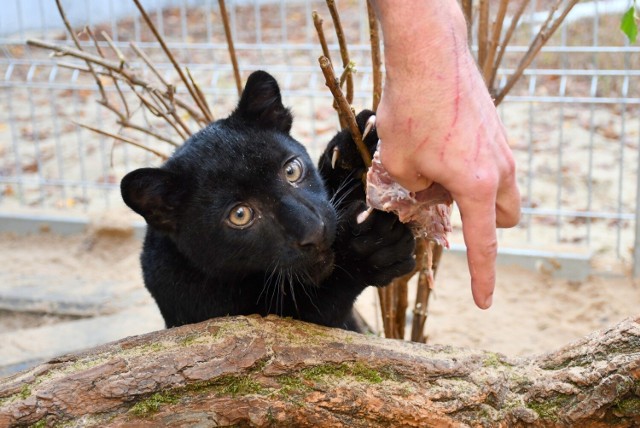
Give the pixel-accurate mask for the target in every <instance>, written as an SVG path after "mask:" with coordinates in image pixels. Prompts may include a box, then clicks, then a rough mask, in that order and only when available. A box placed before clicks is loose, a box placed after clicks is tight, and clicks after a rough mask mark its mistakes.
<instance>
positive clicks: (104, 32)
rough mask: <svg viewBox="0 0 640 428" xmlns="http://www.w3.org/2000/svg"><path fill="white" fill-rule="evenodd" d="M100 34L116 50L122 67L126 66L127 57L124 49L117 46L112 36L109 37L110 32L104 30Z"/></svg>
mask: <svg viewBox="0 0 640 428" xmlns="http://www.w3.org/2000/svg"><path fill="white" fill-rule="evenodd" d="M100 34H101V35H102V37H103V38H104V39H105V40H106V41H107V44H108V45H109V47H110V48H111V49H112V50H113V51H114V52H115V54H116V56H117V57H118V60H119V61H120V67H124V66H125V65H126V64H127V58H126V57H125V56H124V54H123V53H122V51H121V50H120V49H119V48H118V47H117V46H116V44H115V43H114V42H113V40H112V39H111V37H109V34H107V32H106V31H102V32H100Z"/></svg>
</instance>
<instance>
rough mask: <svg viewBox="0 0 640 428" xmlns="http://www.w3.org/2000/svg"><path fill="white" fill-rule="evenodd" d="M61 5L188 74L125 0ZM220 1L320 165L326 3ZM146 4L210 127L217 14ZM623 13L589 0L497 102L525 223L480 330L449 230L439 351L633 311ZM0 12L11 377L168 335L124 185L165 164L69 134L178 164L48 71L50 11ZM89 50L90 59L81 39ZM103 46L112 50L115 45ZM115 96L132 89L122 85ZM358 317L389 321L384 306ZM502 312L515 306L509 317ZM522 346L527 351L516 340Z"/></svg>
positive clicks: (178, 4) (352, 23) (511, 241)
mask: <svg viewBox="0 0 640 428" xmlns="http://www.w3.org/2000/svg"><path fill="white" fill-rule="evenodd" d="M61 3H62V5H63V6H64V8H65V10H66V12H67V16H68V18H69V22H70V23H71V25H72V26H73V27H74V29H76V30H77V31H78V32H80V31H82V29H83V28H84V27H85V26H90V27H91V28H92V29H93V30H94V32H95V33H96V34H99V33H100V32H101V31H104V32H106V33H107V34H108V35H109V36H110V37H111V39H113V43H114V45H115V46H117V47H118V48H119V49H120V50H121V51H122V52H123V54H124V55H125V57H127V58H128V59H129V60H130V63H131V65H132V67H134V68H139V69H140V73H141V75H142V76H144V77H148V76H149V75H150V74H151V72H150V71H149V70H148V68H145V67H144V66H143V64H141V62H140V60H139V59H137V58H136V56H135V55H134V54H133V53H132V50H131V47H130V45H129V42H130V41H135V42H136V43H137V45H138V46H139V47H140V48H141V49H142V50H143V51H144V52H145V53H146V54H147V55H148V56H149V57H150V58H152V59H153V61H154V63H155V65H156V67H157V69H158V70H159V71H160V72H161V73H162V74H163V76H164V78H165V79H166V80H167V81H170V82H172V81H177V75H176V72H175V70H174V69H173V67H172V66H171V64H170V63H169V62H168V60H167V59H166V57H165V56H164V55H163V53H162V51H161V49H160V48H159V45H158V43H157V42H156V41H155V39H154V38H153V37H152V35H151V33H150V31H149V29H148V27H147V26H146V25H145V23H144V22H143V20H142V19H141V17H140V15H139V13H138V10H137V9H136V8H135V5H134V4H133V2H131V1H128V0H107V1H98V0H74V1H71V0H65V1H62V2H61ZM226 3H227V12H228V14H229V18H230V24H231V30H232V34H233V38H234V42H235V48H236V51H237V55H238V62H239V67H240V71H241V74H242V76H243V80H244V78H246V77H247V76H248V75H249V74H250V73H251V72H252V71H254V70H258V69H264V70H267V71H268V72H270V73H271V74H273V75H274V76H275V77H276V78H277V79H278V81H279V83H280V85H281V89H282V91H283V99H284V102H285V104H286V105H288V106H290V107H291V108H292V110H293V113H294V116H295V120H294V127H293V131H292V134H293V136H294V137H295V138H297V139H298V140H299V141H301V142H302V143H303V144H305V145H306V146H307V148H308V150H309V152H310V154H311V156H312V158H314V159H316V158H317V156H318V155H319V153H320V152H321V151H322V150H323V148H324V145H325V144H326V143H327V142H328V141H329V139H330V138H331V137H332V136H333V134H334V133H335V132H336V131H337V130H338V120H337V116H336V114H335V112H334V110H333V108H332V97H331V94H330V92H329V91H328V89H327V88H326V87H325V84H324V77H323V75H322V72H321V70H320V68H319V66H318V61H317V58H318V57H319V56H320V55H321V53H322V51H321V49H320V45H319V44H318V41H317V36H316V32H315V29H314V26H313V21H312V11H314V10H317V11H318V12H319V13H320V15H322V16H323V17H324V18H325V32H326V34H327V39H328V42H329V46H330V48H331V52H332V55H333V57H334V58H338V57H339V54H338V47H337V43H336V39H335V35H334V33H333V30H332V25H331V19H330V17H329V13H328V11H327V8H326V4H325V3H324V2H322V1H312V0H308V1H304V0H300V1H293V0H289V1H285V0H280V1H278V0H237V1H231V0H229V1H227V2H226ZM496 3H497V2H496ZM513 3H516V2H515V1H514V2H513ZM552 3H553V2H551V1H548V0H537V1H536V0H533V1H531V2H530V4H529V6H528V7H527V10H526V12H525V15H524V18H523V19H522V20H521V23H520V25H519V27H518V28H517V30H516V32H515V34H514V37H513V39H512V41H511V43H510V44H509V47H508V49H507V51H506V54H505V57H504V61H503V66H502V68H501V69H500V70H499V72H498V75H497V79H496V82H497V86H498V87H499V86H500V85H501V84H504V82H505V80H506V76H508V75H509V74H510V72H512V71H513V69H515V68H516V66H517V64H518V61H519V60H520V58H521V57H522V55H523V53H524V52H525V51H526V49H527V46H528V44H529V41H530V40H531V38H532V37H533V36H534V35H535V34H536V32H537V29H539V28H540V25H542V23H543V22H544V20H545V19H546V18H547V15H548V9H549V7H550V5H551V4H552ZM142 4H143V5H144V7H145V8H146V10H147V11H148V12H149V13H150V15H151V18H152V19H153V21H154V22H155V25H156V27H157V28H158V30H159V31H160V33H161V34H162V35H163V37H164V39H165V40H166V41H167V43H168V46H169V47H170V49H171V50H172V52H173V53H174V55H175V57H176V59H177V60H178V61H179V62H180V63H182V64H184V65H186V66H188V68H189V70H190V71H191V73H192V74H193V76H194V78H195V80H196V81H198V82H199V84H200V86H201V88H202V90H203V92H204V94H205V96H206V98H207V101H208V102H209V105H210V106H211V107H212V113H213V115H214V117H215V118H221V117H225V116H226V115H227V114H228V113H229V112H230V110H231V109H232V108H233V107H234V105H235V104H236V102H237V100H238V94H237V90H236V87H235V83H234V80H233V69H232V66H231V61H230V60H229V52H228V49H227V43H226V39H225V34H224V29H223V25H222V20H221V16H220V9H219V4H218V2H217V1H213V0H155V1H154V0H148V1H142ZM630 5H631V2H630V1H628V0H621V1H618V0H596V1H582V2H579V3H578V5H577V6H575V7H574V8H573V10H572V11H571V12H570V13H569V15H568V16H567V18H566V20H565V22H564V24H563V25H562V26H561V27H560V28H559V30H558V31H557V32H556V33H555V34H554V36H553V37H552V38H551V39H550V40H549V41H548V42H547V44H546V45H545V47H543V48H542V51H541V52H540V54H539V55H538V57H537V59H536V60H535V61H534V63H533V64H532V65H531V66H530V67H529V68H528V69H527V70H526V71H525V73H524V76H523V77H522V78H521V79H520V81H519V83H518V84H517V85H516V86H515V87H514V88H513V89H512V90H511V92H510V93H509V95H508V96H507V97H506V99H505V100H504V101H503V102H502V104H501V105H500V107H499V112H500V115H501V117H502V119H503V122H504V124H505V126H506V128H507V130H508V133H509V143H510V145H511V148H512V150H513V153H514V155H515V158H516V162H517V167H518V182H519V185H520V190H521V194H522V206H523V208H522V212H523V216H522V221H521V222H520V225H519V226H518V227H516V228H514V229H510V230H504V231H501V232H500V236H499V242H500V248H501V249H500V258H501V266H502V267H501V269H507V270H503V271H500V272H499V274H498V289H499V290H504V294H503V295H502V296H503V297H500V295H499V294H498V295H497V296H496V299H497V300H496V303H495V304H494V306H497V309H496V311H497V315H491V316H485V318H482V321H479V320H478V319H475V318H474V319H472V318H470V319H466V318H463V316H462V315H460V314H461V312H466V311H472V312H473V311H474V309H473V308H472V303H471V298H470V293H469V291H468V284H467V282H468V275H465V274H466V266H465V264H464V259H463V258H462V257H459V256H460V255H463V253H464V245H463V242H462V238H461V232H460V222H459V220H454V232H453V234H452V239H451V241H452V243H453V244H452V249H451V250H450V252H449V253H447V254H445V256H444V261H443V267H442V270H441V271H440V272H439V274H438V281H437V282H438V283H439V284H440V283H443V284H446V287H444V286H443V287H442V288H443V289H442V290H440V289H437V290H436V291H437V292H436V296H435V298H436V299H435V300H436V301H435V302H434V305H433V306H432V307H431V308H430V310H431V315H430V316H431V319H430V320H429V321H428V322H427V325H428V327H427V331H428V332H429V335H430V337H431V338H432V339H433V340H431V341H430V342H438V341H439V342H442V343H449V344H457V343H459V344H462V345H466V346H483V347H490V348H494V349H496V350H499V351H501V352H508V353H514V354H522V353H527V352H538V351H540V350H542V349H546V348H545V347H546V346H555V345H556V342H552V343H547V342H544V340H545V338H550V337H551V338H553V339H555V340H557V342H558V343H562V341H564V340H567V339H570V338H572V337H575V336H578V335H581V334H584V333H586V332H588V331H590V329H592V328H597V327H600V326H604V325H606V324H607V323H610V322H612V321H614V320H615V319H617V318H619V317H622V316H628V315H632V314H633V311H634V308H637V307H640V292H639V291H638V286H637V282H636V280H635V278H636V277H637V276H638V275H639V274H640V223H639V221H638V215H640V214H639V213H640V210H638V203H639V197H638V188H639V186H638V165H639V162H640V157H639V151H638V147H639V145H640V47H639V45H637V44H636V45H630V44H629V42H628V40H627V39H626V37H625V36H624V35H623V34H622V32H621V31H620V30H619V25H620V19H621V17H622V14H623V13H624V12H625V11H626V10H627V9H628V8H629V7H630ZM2 8H3V10H2V13H1V14H0V106H1V108H0V257H2V259H1V261H0V343H3V345H2V347H1V349H0V375H2V374H7V373H11V372H13V371H16V370H19V369H21V368H25V367H28V366H29V365H31V364H34V363H36V362H38V361H42V360H44V359H47V358H50V357H52V356H55V355H58V354H61V353H64V352H69V351H73V350H77V349H82V348H84V347H87V346H93V345H96V344H99V343H103V342H107V341H110V340H115V339H118V338H120V337H124V336H127V335H131V334H137V333H142V332H146V331H151V330H153V329H157V328H162V327H163V325H162V321H161V319H160V318H159V315H158V314H157V311H156V310H155V306H154V305H153V302H152V301H151V299H150V298H149V296H148V294H147V293H146V291H145V290H144V288H143V286H142V281H141V278H140V272H139V264H138V252H139V246H140V240H139V238H140V236H141V235H142V233H143V230H144V225H143V224H142V222H141V220H142V219H140V218H138V217H136V216H135V215H133V214H132V213H130V212H129V211H128V210H127V209H126V207H125V206H124V204H123V203H122V201H121V199H120V194H119V180H120V178H121V177H122V176H123V175H124V174H125V173H126V172H128V171H130V170H133V169H135V168H138V167H141V166H157V165H159V164H160V163H161V159H160V158H158V157H156V156H154V155H153V154H151V153H149V152H147V151H144V150H140V149H138V148H135V147H133V146H130V145H127V144H122V143H120V142H118V141H115V140H114V139H113V138H109V137H106V136H101V135H97V134H95V133H92V132H91V131H89V130H87V129H83V128H81V127H79V126H78V125H77V124H75V123H74V121H75V122H81V123H83V124H88V125H91V126H95V127H99V128H101V129H105V130H108V131H109V132H113V133H118V132H121V133H122V134H124V135H131V136H132V137H133V136H135V137H136V138H137V139H138V140H140V141H143V142H145V141H146V142H147V143H148V144H149V145H152V146H154V147H157V148H158V150H161V151H164V152H166V153H170V152H171V149H172V147H171V146H170V145H168V144H167V145H162V144H161V143H158V142H156V141H153V139H151V138H149V137H148V136H145V135H141V134H135V132H133V131H131V130H122V129H121V127H120V126H119V125H118V124H117V123H116V117H115V116H114V114H113V113H112V112H110V111H109V110H107V109H106V108H104V107H103V106H101V105H100V104H98V103H97V102H96V101H97V100H98V99H100V94H99V90H98V88H97V86H96V84H95V81H94V79H93V77H92V76H91V75H90V74H89V73H83V72H81V71H79V70H77V69H73V68H68V67H65V66H64V64H62V65H61V63H60V62H61V61H66V62H71V63H73V62H74V61H75V63H76V64H77V65H82V64H83V63H82V62H79V61H77V60H73V59H70V58H52V57H51V56H50V52H49V51H46V50H44V49H39V48H35V47H31V46H28V45H26V40H27V39H40V40H45V41H49V42H52V43H57V44H62V45H66V46H69V47H73V42H72V41H71V39H70V38H69V36H68V34H67V32H66V31H65V28H64V25H63V22H62V20H61V19H60V16H59V14H58V10H57V7H56V4H55V1H54V0H4V1H3V2H2ZM338 9H339V11H340V14H341V19H342V24H343V26H344V29H345V34H346V40H347V42H348V43H349V50H350V56H351V59H352V60H353V61H354V62H355V65H356V68H357V73H356V75H355V82H356V85H355V99H354V103H353V105H354V107H355V109H356V110H360V109H363V108H370V106H371V86H372V76H371V59H370V45H369V30H368V23H367V19H366V17H367V12H366V1H365V0H342V1H340V2H338ZM82 43H83V44H84V45H85V46H86V47H87V48H88V49H90V48H91V47H92V42H91V41H89V40H87V39H86V38H84V39H83V41H82ZM101 44H102V46H103V47H104V49H108V48H109V45H108V44H107V43H106V42H104V40H103V39H102V41H101ZM472 45H473V43H472ZM111 56H113V55H111ZM105 89H106V91H107V92H108V93H110V94H111V95H114V94H115V93H116V91H117V90H118V89H117V88H116V87H115V86H114V85H107V86H105ZM182 90H184V88H182ZM122 91H123V92H124V93H125V96H131V94H130V90H129V88H127V87H124V88H122ZM179 91H180V89H179ZM179 93H180V92H179ZM414 95H415V96H419V94H414ZM132 106H134V108H135V103H132ZM139 115H141V116H144V113H143V112H140V113H139ZM140 120H142V121H149V123H151V122H153V120H154V118H149V117H141V118H140ZM157 126H158V128H157V129H158V131H159V132H166V133H167V134H170V133H171V130H170V129H167V128H163V127H162V125H157ZM173 137H174V138H175V135H174V136H173ZM449 260H450V261H449ZM501 272H502V275H501ZM456 284H460V286H458V285H456ZM438 287H440V286H438ZM447 290H449V291H452V292H453V294H450V295H448V294H447V292H448V291H447ZM456 293H459V294H456ZM603 293H605V294H603ZM606 293H609V294H606ZM545 299H550V301H547V300H545ZM461 300H462V302H460V301H461ZM372 302H373V303H372ZM519 302H520V303H522V304H523V305H525V306H518V304H520V303H519ZM534 304H535V305H539V306H532V305H534ZM359 305H360V307H361V308H362V311H364V312H368V313H370V314H369V315H370V320H371V323H372V324H374V325H376V326H377V327H379V325H378V324H377V319H376V309H375V293H368V294H367V295H366V296H364V298H363V299H362V301H361V302H359ZM456 305H460V306H459V307H458V306H456ZM527 305H528V306H527ZM507 306H509V307H510V308H512V309H501V308H506V307H507ZM500 311H504V312H500ZM501 314H502V317H501ZM473 316H479V315H477V314H476V312H473ZM487 317H489V318H490V319H489V318H487ZM491 317H494V318H491ZM488 319H489V320H488ZM541 319H543V321H540V320H541ZM487 320H488V321H487ZM432 322H433V327H432V328H431V330H430V327H429V323H432ZM439 322H440V324H438V323H439ZM486 323H488V324H486ZM579 323H581V324H580V326H581V327H580V328H577V327H576V324H579ZM515 325H518V326H520V327H521V328H522V329H523V330H522V332H520V333H519V332H518V331H517V330H514V326H515ZM474 328H476V329H477V331H475V330H473V329H474ZM487 330H490V331H492V333H490V334H488V333H487ZM503 330H504V331H503ZM474 331H475V333H474ZM556 333H557V334H556ZM500 334H504V337H502V336H500ZM514 337H517V338H522V339H523V340H524V342H526V343H520V344H519V345H517V346H514V339H513V338H514ZM527 338H528V339H527Z"/></svg>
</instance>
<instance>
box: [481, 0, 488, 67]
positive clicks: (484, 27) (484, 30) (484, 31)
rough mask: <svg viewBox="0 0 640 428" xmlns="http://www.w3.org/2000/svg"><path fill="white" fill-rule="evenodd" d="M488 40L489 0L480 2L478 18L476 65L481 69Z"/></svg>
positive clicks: (485, 56)
mask: <svg viewBox="0 0 640 428" xmlns="http://www.w3.org/2000/svg"><path fill="white" fill-rule="evenodd" d="M488 39H489V0H480V14H479V16H478V65H479V66H480V69H482V65H483V64H484V62H485V60H486V58H487V45H488V43H487V40H488Z"/></svg>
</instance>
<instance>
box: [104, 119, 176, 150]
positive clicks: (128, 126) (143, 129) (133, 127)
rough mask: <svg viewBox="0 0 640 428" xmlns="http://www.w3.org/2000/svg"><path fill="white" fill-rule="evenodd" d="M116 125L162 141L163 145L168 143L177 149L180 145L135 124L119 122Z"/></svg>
mask: <svg viewBox="0 0 640 428" xmlns="http://www.w3.org/2000/svg"><path fill="white" fill-rule="evenodd" d="M116 123H117V124H118V125H120V126H123V127H125V128H129V129H133V130H136V131H140V132H142V133H145V134H147V135H150V136H151V137H153V138H156V139H158V140H160V141H164V142H165V143H169V144H171V145H172V146H174V147H178V146H179V145H180V144H179V143H176V142H175V141H173V140H171V139H170V138H167V137H165V136H164V135H162V134H158V133H157V132H153V131H152V130H150V129H149V128H145V127H142V126H140V125H136V124H135V123H131V122H128V121H122V120H119V121H118V122H116Z"/></svg>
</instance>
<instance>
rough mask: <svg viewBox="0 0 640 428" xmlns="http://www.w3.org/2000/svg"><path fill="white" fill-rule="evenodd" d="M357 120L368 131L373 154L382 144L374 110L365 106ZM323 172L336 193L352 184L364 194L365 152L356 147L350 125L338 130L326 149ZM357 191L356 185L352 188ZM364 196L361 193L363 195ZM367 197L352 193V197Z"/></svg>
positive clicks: (331, 190)
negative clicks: (363, 157)
mask: <svg viewBox="0 0 640 428" xmlns="http://www.w3.org/2000/svg"><path fill="white" fill-rule="evenodd" d="M356 122H357V124H358V128H359V129H360V132H361V133H363V134H364V136H365V137H364V140H363V141H364V144H365V145H366V146H367V148H368V149H369V154H370V156H371V157H373V153H374V152H375V151H376V146H377V144H378V134H377V133H376V127H375V113H374V112H373V111H371V110H363V111H361V112H360V113H358V115H357V116H356ZM318 170H319V171H320V175H321V176H322V178H323V179H324V181H325V183H326V184H327V188H328V190H329V192H330V194H331V195H332V196H333V195H335V194H336V193H338V192H340V191H342V190H344V189H345V188H347V187H350V186H349V185H350V184H353V185H355V186H356V187H358V191H357V192H356V193H362V194H364V187H363V185H362V180H361V179H362V176H363V174H365V173H366V172H367V170H366V167H365V165H364V161H363V160H362V156H361V155H360V152H359V151H358V148H357V147H356V143H355V142H354V141H353V138H352V137H351V133H350V132H349V130H348V129H343V130H342V131H340V132H338V133H337V134H336V135H335V137H333V139H332V140H331V141H329V144H327V147H326V148H325V150H324V153H323V154H322V156H320V161H319V162H318ZM351 191H353V189H351ZM360 196H361V195H360ZM358 198H359V199H363V198H360V197H359V196H358V197H354V195H350V197H349V199H350V200H354V199H358Z"/></svg>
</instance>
